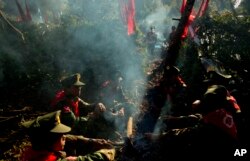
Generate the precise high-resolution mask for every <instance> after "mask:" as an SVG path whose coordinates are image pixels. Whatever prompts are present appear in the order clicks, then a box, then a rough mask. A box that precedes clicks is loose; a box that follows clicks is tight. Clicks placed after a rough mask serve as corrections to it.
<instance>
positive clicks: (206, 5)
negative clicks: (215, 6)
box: [198, 0, 209, 17]
mask: <svg viewBox="0 0 250 161" xmlns="http://www.w3.org/2000/svg"><path fill="white" fill-rule="evenodd" d="M208 3H209V0H206V2H204V3H203V4H202V6H201V12H200V14H199V15H198V16H199V17H201V16H203V15H204V13H205V11H206V10H207V7H208Z"/></svg>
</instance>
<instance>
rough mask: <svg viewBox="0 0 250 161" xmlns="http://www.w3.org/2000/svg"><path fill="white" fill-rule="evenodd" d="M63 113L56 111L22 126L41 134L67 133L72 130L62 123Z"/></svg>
mask: <svg viewBox="0 0 250 161" xmlns="http://www.w3.org/2000/svg"><path fill="white" fill-rule="evenodd" d="M60 113H61V111H55V112H51V113H48V114H46V115H43V116H38V117H37V118H36V119H34V120H31V121H26V122H24V123H22V126H23V127H25V128H28V129H29V130H31V131H36V132H41V133H43V132H44V133H48V132H49V133H67V132H70V131H71V128H70V127H68V126H66V125H64V124H62V123H61V121H60Z"/></svg>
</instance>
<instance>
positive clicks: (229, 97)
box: [227, 92, 241, 111]
mask: <svg viewBox="0 0 250 161" xmlns="http://www.w3.org/2000/svg"><path fill="white" fill-rule="evenodd" d="M227 100H228V101H229V102H230V103H231V105H232V106H233V107H234V109H235V111H241V109H240V106H239V105H238V103H237V101H236V99H235V98H234V97H233V96H231V95H230V93H229V92H228V93H227Z"/></svg>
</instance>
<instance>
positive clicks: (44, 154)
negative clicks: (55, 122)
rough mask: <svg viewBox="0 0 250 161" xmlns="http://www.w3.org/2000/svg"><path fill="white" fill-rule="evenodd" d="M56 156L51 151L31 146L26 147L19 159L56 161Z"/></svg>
mask: <svg viewBox="0 0 250 161" xmlns="http://www.w3.org/2000/svg"><path fill="white" fill-rule="evenodd" d="M56 160H57V156H56V155H55V154H54V153H53V152H48V151H36V150H33V149H32V148H31V147H29V148H27V149H26V150H25V151H24V152H23V154H22V156H21V161H56Z"/></svg>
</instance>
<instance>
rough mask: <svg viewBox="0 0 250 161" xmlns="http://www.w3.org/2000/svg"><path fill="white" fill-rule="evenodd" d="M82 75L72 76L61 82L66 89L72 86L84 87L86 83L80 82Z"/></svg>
mask: <svg viewBox="0 0 250 161" xmlns="http://www.w3.org/2000/svg"><path fill="white" fill-rule="evenodd" d="M80 78H81V75H80V74H79V73H76V74H73V75H70V76H68V77H66V78H64V79H62V80H61V83H62V85H63V86H64V87H70V86H84V85H85V83H83V82H81V81H80Z"/></svg>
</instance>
